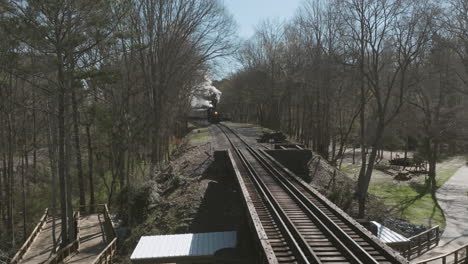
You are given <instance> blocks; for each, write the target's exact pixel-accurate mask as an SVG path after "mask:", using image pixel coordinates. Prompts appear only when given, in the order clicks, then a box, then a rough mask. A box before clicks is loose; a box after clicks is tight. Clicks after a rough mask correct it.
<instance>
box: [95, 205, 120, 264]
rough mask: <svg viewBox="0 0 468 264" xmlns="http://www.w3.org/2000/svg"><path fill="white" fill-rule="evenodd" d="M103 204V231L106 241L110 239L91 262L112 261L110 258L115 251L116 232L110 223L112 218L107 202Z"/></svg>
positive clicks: (104, 262)
mask: <svg viewBox="0 0 468 264" xmlns="http://www.w3.org/2000/svg"><path fill="white" fill-rule="evenodd" d="M102 206H103V211H104V212H103V214H104V225H105V226H104V231H105V236H106V241H110V242H109V243H108V244H107V246H106V248H105V249H104V250H103V251H102V252H101V254H99V256H97V257H96V258H95V259H94V261H93V264H109V263H112V259H113V258H114V256H115V254H116V253H117V233H116V232H115V229H114V225H113V224H112V219H111V216H110V214H109V208H108V207H107V204H104V205H102Z"/></svg>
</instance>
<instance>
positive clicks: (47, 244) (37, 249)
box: [20, 217, 61, 264]
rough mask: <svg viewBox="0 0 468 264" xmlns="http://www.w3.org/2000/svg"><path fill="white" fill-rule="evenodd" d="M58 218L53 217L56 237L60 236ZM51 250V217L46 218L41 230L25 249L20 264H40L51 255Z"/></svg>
mask: <svg viewBox="0 0 468 264" xmlns="http://www.w3.org/2000/svg"><path fill="white" fill-rule="evenodd" d="M60 222H61V221H60V219H59V218H56V219H55V225H56V229H55V234H56V237H57V238H58V237H59V236H60ZM51 252H52V217H49V218H47V222H46V223H45V224H44V226H43V227H42V229H41V232H40V233H39V234H38V235H37V237H36V238H35V239H34V242H33V244H32V245H31V247H30V248H29V249H28V251H26V254H24V256H23V258H22V259H21V261H20V263H21V264H33V263H34V264H40V263H44V262H45V261H46V260H48V259H49V258H50V257H51Z"/></svg>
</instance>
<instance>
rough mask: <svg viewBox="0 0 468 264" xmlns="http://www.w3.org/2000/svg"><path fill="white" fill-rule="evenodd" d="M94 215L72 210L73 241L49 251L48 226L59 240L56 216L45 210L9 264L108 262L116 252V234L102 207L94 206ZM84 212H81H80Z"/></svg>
mask: <svg viewBox="0 0 468 264" xmlns="http://www.w3.org/2000/svg"><path fill="white" fill-rule="evenodd" d="M94 208H95V211H96V213H91V214H80V211H75V213H74V219H75V227H76V228H75V230H76V234H75V237H76V239H75V240H73V241H72V242H70V243H69V244H68V245H66V246H65V247H63V248H60V249H58V250H56V251H55V253H54V252H53V250H52V249H53V242H52V239H53V238H52V237H53V232H52V225H53V222H54V221H55V225H56V228H55V236H56V237H57V238H59V237H60V232H61V230H60V221H61V220H60V217H59V216H53V215H51V214H50V211H49V210H48V209H46V210H45V212H44V215H43V216H42V217H41V219H40V221H39V223H38V224H37V225H36V227H35V228H34V230H33V232H32V233H31V235H30V236H29V237H28V239H27V240H26V241H25V242H24V244H23V246H22V247H21V248H20V250H19V251H18V252H17V253H16V255H15V256H14V257H13V259H12V260H11V262H10V263H11V264H38V263H41V264H42V263H44V264H56V263H73V264H85V263H86V264H104V263H112V258H113V256H114V254H115V252H116V245H117V235H116V233H115V230H114V226H113V224H112V219H111V217H110V214H109V210H108V208H107V205H106V204H102V205H95V206H94ZM82 211H85V210H82Z"/></svg>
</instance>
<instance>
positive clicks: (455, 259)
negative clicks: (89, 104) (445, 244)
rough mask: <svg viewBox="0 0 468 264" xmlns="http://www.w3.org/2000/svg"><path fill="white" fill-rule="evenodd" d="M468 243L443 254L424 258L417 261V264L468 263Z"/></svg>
mask: <svg viewBox="0 0 468 264" xmlns="http://www.w3.org/2000/svg"><path fill="white" fill-rule="evenodd" d="M467 256H468V244H466V245H464V246H462V247H459V248H458V249H456V250H454V251H452V252H450V253H447V254H445V255H441V256H438V257H434V258H430V259H426V260H423V261H419V262H417V264H428V263H431V264H439V263H441V264H449V263H450V264H462V263H468V257H467Z"/></svg>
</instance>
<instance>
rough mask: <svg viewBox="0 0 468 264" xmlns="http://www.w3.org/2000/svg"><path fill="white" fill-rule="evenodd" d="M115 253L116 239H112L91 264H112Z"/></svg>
mask: <svg viewBox="0 0 468 264" xmlns="http://www.w3.org/2000/svg"><path fill="white" fill-rule="evenodd" d="M116 252H117V237H114V239H112V241H111V242H110V243H109V244H108V245H107V247H106V248H105V249H104V250H103V251H102V252H101V254H99V256H98V257H97V258H96V259H95V260H94V261H93V264H108V263H112V259H113V258H114V256H115V253H116Z"/></svg>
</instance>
